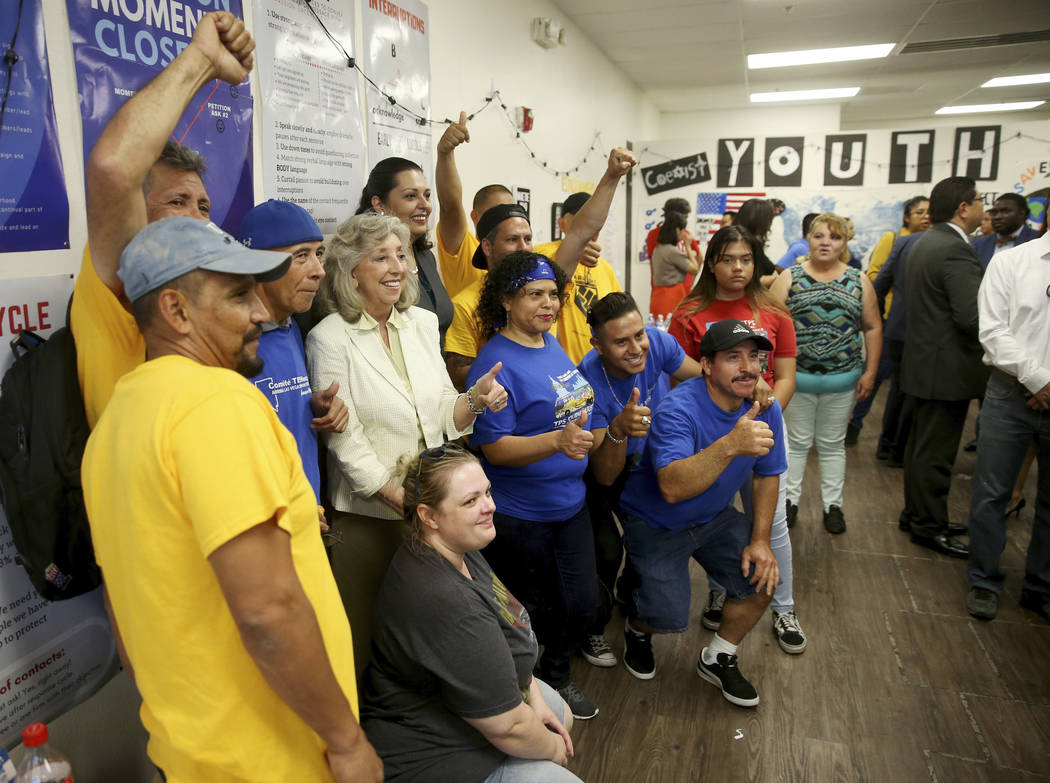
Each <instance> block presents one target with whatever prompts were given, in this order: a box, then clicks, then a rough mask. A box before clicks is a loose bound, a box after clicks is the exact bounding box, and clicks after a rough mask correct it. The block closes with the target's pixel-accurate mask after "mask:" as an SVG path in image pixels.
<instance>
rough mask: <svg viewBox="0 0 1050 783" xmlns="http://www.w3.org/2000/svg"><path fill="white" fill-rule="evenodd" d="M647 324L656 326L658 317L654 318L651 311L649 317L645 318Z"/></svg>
mask: <svg viewBox="0 0 1050 783" xmlns="http://www.w3.org/2000/svg"><path fill="white" fill-rule="evenodd" d="M645 325H646V326H656V319H655V318H653V314H652V313H649V317H648V318H646V319H645Z"/></svg>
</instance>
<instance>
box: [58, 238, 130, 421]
mask: <svg viewBox="0 0 1050 783" xmlns="http://www.w3.org/2000/svg"><path fill="white" fill-rule="evenodd" d="M70 318H71V320H72V330H73V341H74V342H75V343H76V345H77V376H78V377H79V378H80V391H81V393H82V394H83V395H84V411H85V413H86V414H87V422H88V426H89V427H94V426H95V423H96V422H97V421H98V419H99V417H100V416H101V415H102V411H103V410H105V408H106V403H108V402H109V398H110V396H111V395H112V394H113V387H114V386H115V385H116V383H117V381H119V380H120V379H121V377H123V376H124V374H125V373H127V372H130V371H131V370H133V369H135V368H136V367H138V366H139V365H140V364H142V362H144V361H145V360H146V341H145V340H144V339H143V338H142V334H141V333H140V332H139V327H138V324H136V323H135V318H134V317H133V316H132V315H131V313H130V312H128V310H127V308H125V307H124V305H123V304H122V303H121V301H120V299H119V298H117V295H116V294H114V293H113V292H112V291H111V290H110V288H109V286H107V285H106V284H105V283H103V282H102V278H100V277H99V276H98V272H96V271H95V265H94V264H93V263H92V262H91V251H90V250H89V249H88V247H87V246H85V247H84V260H83V262H82V263H81V265H80V274H79V275H77V281H76V285H75V286H74V288H73V308H72V310H71V313H70Z"/></svg>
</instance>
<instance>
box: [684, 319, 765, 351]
mask: <svg viewBox="0 0 1050 783" xmlns="http://www.w3.org/2000/svg"><path fill="white" fill-rule="evenodd" d="M744 340H754V341H755V344H756V345H758V347H759V348H761V349H762V350H763V351H772V350H773V343H771V342H770V341H769V339H768V338H766V337H765V336H763V335H761V334H759V333H758V332H756V331H754V330H753V329H752V328H751V327H750V326H748V325H747V324H745V323H744V322H743V321H738V320H736V319H735V318H726V319H724V320H722V321H718V322H717V323H713V324H711V325H710V326H709V327H708V328H707V331H706V332H705V333H704V337H703V339H702V340H700V355H701V356H713V355H714V354H716V353H718V352H719V351H728V350H729V349H730V348H735V347H736V346H738V345H740V343H742V342H744Z"/></svg>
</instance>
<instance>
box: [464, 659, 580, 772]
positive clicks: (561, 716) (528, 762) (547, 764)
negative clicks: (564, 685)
mask: <svg viewBox="0 0 1050 783" xmlns="http://www.w3.org/2000/svg"><path fill="white" fill-rule="evenodd" d="M536 682H537V683H539V686H540V693H542V694H543V700H544V701H545V702H547V706H548V707H550V708H551V710H552V711H553V712H554V714H555V715H557V716H558V720H560V721H563V722H564V721H565V701H564V700H563V699H562V697H561V696H559V695H558V692H557V691H556V690H554V688H552V687H551V686H549V685H548V684H547V683H545V682H544V681H543V680H540V679H538V678H537V680H536ZM484 783H582V781H581V780H580V779H579V778H578V777H576V776H575V775H573V774H572V773H571V772H569V770H567V769H565V767H560V766H558V765H557V764H555V763H554V762H553V761H540V760H537V759H519V758H514V757H512V756H508V757H507V759H506V760H505V761H504V762H503V763H502V764H500V765H499V766H498V767H496V768H495V769H494V770H492V774H491V775H489V776H488V777H487V778H485V781H484Z"/></svg>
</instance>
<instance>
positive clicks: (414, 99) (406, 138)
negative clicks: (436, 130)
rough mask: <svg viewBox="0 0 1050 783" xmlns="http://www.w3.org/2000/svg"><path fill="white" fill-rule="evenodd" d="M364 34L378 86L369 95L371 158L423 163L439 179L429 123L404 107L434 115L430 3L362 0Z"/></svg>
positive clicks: (366, 53)
mask: <svg viewBox="0 0 1050 783" xmlns="http://www.w3.org/2000/svg"><path fill="white" fill-rule="evenodd" d="M361 4H362V5H361V20H362V21H361V33H362V36H361V37H362V40H363V41H364V62H363V64H362V67H363V68H364V69H365V73H367V74H368V75H369V76H370V77H371V79H372V81H374V82H375V83H376V84H377V85H379V88H380V89H381V90H382V91H383V92H384V93H385V94H386V95H389V96H391V97H392V98H394V99H395V100H396V101H397V103H398V105H394V104H392V103H390V101H389V100H388V99H386V98H384V97H383V95H381V94H380V93H379V92H377V91H376V90H375V88H374V87H372V86H371V85H368V86H366V87H365V90H366V92H365V96H366V98H367V99H368V160H369V165H370V166H374V165H375V164H376V163H378V162H379V161H381V160H383V159H384V158H390V157H398V158H407V159H408V160H411V161H413V162H414V163H418V164H419V166H420V167H421V168H422V169H423V171H424V172H425V173H426V177H427V181H429V182H433V181H434V161H433V157H432V149H433V144H432V143H431V135H430V124H429V123H427V124H425V125H420V124H419V120H418V119H417V118H416V117H413V116H412V115H411V114H408V113H407V112H405V111H404V109H403V108H402V107H406V108H408V109H410V110H411V111H412V112H413V113H414V114H417V115H419V116H420V117H425V118H426V119H428V120H429V119H430V31H429V19H428V15H427V7H426V5H424V4H423V3H421V2H419V1H418V0H397V2H396V3H393V2H389V0H361Z"/></svg>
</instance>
